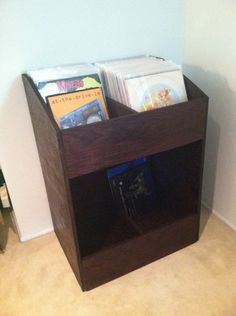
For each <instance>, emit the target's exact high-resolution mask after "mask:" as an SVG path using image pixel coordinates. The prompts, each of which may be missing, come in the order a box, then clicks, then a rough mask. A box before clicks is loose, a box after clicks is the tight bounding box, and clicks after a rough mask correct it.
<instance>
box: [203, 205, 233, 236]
mask: <svg viewBox="0 0 236 316" xmlns="http://www.w3.org/2000/svg"><path fill="white" fill-rule="evenodd" d="M202 206H203V207H205V208H206V209H207V210H209V211H211V212H212V213H213V214H214V215H215V216H217V217H218V218H219V219H220V220H222V222H224V223H225V224H226V225H228V226H229V227H230V228H232V229H233V230H235V231H236V225H234V224H232V223H230V222H229V221H228V220H227V219H226V218H225V217H224V216H223V215H222V214H220V213H219V212H217V211H216V210H215V209H214V208H211V207H210V206H209V205H208V204H207V203H206V202H204V201H202Z"/></svg>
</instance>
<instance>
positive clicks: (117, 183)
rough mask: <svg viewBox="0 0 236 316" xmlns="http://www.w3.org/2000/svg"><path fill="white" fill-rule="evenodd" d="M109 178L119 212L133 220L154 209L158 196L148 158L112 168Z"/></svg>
mask: <svg viewBox="0 0 236 316" xmlns="http://www.w3.org/2000/svg"><path fill="white" fill-rule="evenodd" d="M107 176H108V179H109V183H110V188H111V192H112V196H113V200H114V202H115V205H116V208H117V211H118V212H120V213H123V214H125V215H127V216H129V217H131V218H133V217H135V216H138V215H143V214H145V213H146V212H148V211H151V210H153V209H154V207H155V203H156V194H155V190H154V183H153V178H152V174H151V170H150V167H149V165H148V161H147V159H146V158H139V159H136V160H133V161H129V162H126V163H124V164H121V165H119V166H116V167H114V168H110V169H108V170H107Z"/></svg>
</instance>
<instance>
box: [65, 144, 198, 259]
mask: <svg viewBox="0 0 236 316" xmlns="http://www.w3.org/2000/svg"><path fill="white" fill-rule="evenodd" d="M201 146H202V143H201V141H197V142H194V143H191V144H189V145H186V146H182V147H179V148H176V149H172V150H169V151H165V152H163V153H158V154H156V155H152V156H149V157H148V163H149V166H150V170H151V173H152V176H153V180H154V187H155V195H156V201H155V204H154V205H153V208H152V209H151V210H149V211H148V212H146V213H144V214H142V215H138V216H135V217H133V218H130V217H128V216H125V215H123V214H121V213H119V212H117V210H116V207H115V205H114V200H113V197H112V193H111V190H110V185H109V181H108V178H107V173H106V170H100V171H98V172H95V173H90V174H88V175H85V176H81V177H78V178H75V179H72V180H70V185H71V192H72V200H73V204H74V209H75V215H76V224H77V227H78V234H79V236H78V237H79V238H78V240H79V246H80V253H81V256H82V258H85V257H87V256H91V255H93V254H97V253H99V252H101V251H103V250H106V249H109V248H112V247H117V246H118V245H120V244H122V243H125V242H126V241H128V240H132V239H135V238H137V237H138V236H140V235H145V234H148V233H149V232H151V231H158V230H160V229H162V228H163V227H166V226H168V225H171V224H172V223H175V222H176V221H178V220H182V219H185V218H188V217H189V216H192V215H194V214H197V212H198V195H199V182H200V173H201V172H200V168H201V165H200V161H201V159H200V152H201ZM192 179H195V181H192Z"/></svg>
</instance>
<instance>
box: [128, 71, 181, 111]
mask: <svg viewBox="0 0 236 316" xmlns="http://www.w3.org/2000/svg"><path fill="white" fill-rule="evenodd" d="M125 87H126V91H127V95H128V100H129V101H128V102H129V106H130V107H131V108H132V109H134V110H136V111H137V112H142V111H147V110H152V109H156V108H160V107H164V106H168V105H173V104H177V103H180V102H185V101H187V94H186V90H185V85H184V80H183V75H182V72H181V70H176V71H169V72H165V73H159V74H153V75H149V76H143V77H139V78H133V79H128V80H125Z"/></svg>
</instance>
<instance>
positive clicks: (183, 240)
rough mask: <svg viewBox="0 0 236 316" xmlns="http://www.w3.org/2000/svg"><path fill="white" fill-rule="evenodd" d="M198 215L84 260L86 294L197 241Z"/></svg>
mask: <svg viewBox="0 0 236 316" xmlns="http://www.w3.org/2000/svg"><path fill="white" fill-rule="evenodd" d="M198 225H199V215H197V214H196V215H191V216H189V217H187V218H184V219H181V220H178V221H176V222H174V223H172V224H169V225H166V226H164V227H162V228H159V229H158V230H154V231H152V232H150V233H147V234H145V235H142V236H139V237H136V238H134V239H131V240H129V241H127V242H124V243H122V244H120V245H117V246H114V247H112V248H110V249H107V250H104V251H101V252H99V253H97V254H93V255H91V256H88V257H86V258H84V259H83V262H82V264H83V268H84V274H85V279H86V281H85V290H90V289H92V288H94V287H96V286H98V285H101V284H103V283H106V282H108V281H110V280H113V279H115V278H117V277H119V276H122V275H124V274H126V273H128V272H131V271H133V270H135V269H137V268H139V267H142V266H143V265H146V264H148V263H150V262H152V261H154V260H156V259H159V258H161V257H164V256H166V255H168V254H170V253H172V252H174V251H177V250H179V249H181V248H183V247H185V246H187V245H189V244H191V243H193V242H195V241H197V240H198V231H199V226H198Z"/></svg>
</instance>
